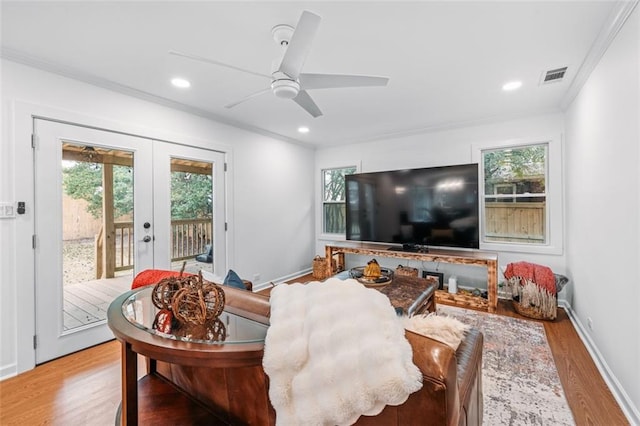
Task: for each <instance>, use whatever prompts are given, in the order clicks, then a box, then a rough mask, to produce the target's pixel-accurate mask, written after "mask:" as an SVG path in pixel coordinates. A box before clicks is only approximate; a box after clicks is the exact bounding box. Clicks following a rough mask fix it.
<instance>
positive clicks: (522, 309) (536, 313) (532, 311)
mask: <svg viewBox="0 0 640 426" xmlns="http://www.w3.org/2000/svg"><path fill="white" fill-rule="evenodd" d="M513 309H514V310H515V311H516V312H517V313H519V314H520V315H522V316H523V317H527V318H533V319H538V320H547V321H553V320H555V319H556V317H557V312H553V313H550V314H544V313H543V312H542V311H541V310H540V309H539V308H537V307H535V306H524V305H522V304H521V303H520V302H518V301H516V300H514V301H513Z"/></svg>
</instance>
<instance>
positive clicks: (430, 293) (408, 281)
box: [368, 275, 438, 316]
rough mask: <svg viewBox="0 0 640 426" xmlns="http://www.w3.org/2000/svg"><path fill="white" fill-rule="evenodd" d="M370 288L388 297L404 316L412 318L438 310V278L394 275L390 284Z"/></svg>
mask: <svg viewBox="0 0 640 426" xmlns="http://www.w3.org/2000/svg"><path fill="white" fill-rule="evenodd" d="M368 287H370V288H375V289H376V290H378V291H380V292H381V293H383V294H385V295H387V297H388V298H389V300H391V304H392V305H393V307H394V308H396V310H398V311H399V312H400V313H402V314H403V315H407V316H412V315H417V314H424V313H429V312H435V310H436V299H435V293H436V290H437V288H438V280H437V279H436V278H418V277H410V276H406V275H394V277H393V280H392V281H391V283H390V284H386V285H382V286H379V285H376V286H368Z"/></svg>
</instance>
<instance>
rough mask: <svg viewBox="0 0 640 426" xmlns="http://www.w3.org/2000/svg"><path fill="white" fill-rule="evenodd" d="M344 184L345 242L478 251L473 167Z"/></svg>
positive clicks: (364, 177) (369, 176)
mask: <svg viewBox="0 0 640 426" xmlns="http://www.w3.org/2000/svg"><path fill="white" fill-rule="evenodd" d="M345 181H346V228H347V240H352V241H367V242H377V243H392V244H397V245H398V246H399V247H400V248H402V247H404V248H405V249H408V250H411V249H412V248H415V247H424V248H426V247H429V246H440V247H452V248H470V249H477V248H479V220H478V217H479V214H478V165H477V164H462V165H456V166H445V167H430V168H422V169H407V170H393V171H385V172H373V173H358V174H353V175H347V176H346V177H345ZM400 245H402V246H400Z"/></svg>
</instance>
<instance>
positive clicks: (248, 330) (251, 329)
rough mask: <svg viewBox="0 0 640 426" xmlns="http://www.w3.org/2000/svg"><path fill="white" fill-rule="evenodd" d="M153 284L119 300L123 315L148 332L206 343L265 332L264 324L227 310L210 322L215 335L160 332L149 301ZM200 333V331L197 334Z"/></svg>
mask: <svg viewBox="0 0 640 426" xmlns="http://www.w3.org/2000/svg"><path fill="white" fill-rule="evenodd" d="M152 290H153V286H147V287H144V288H142V289H141V290H139V291H136V292H134V293H133V294H131V295H130V296H129V297H127V298H126V299H125V300H124V302H123V303H122V315H123V316H124V317H125V318H126V319H127V321H129V322H130V323H131V324H133V325H134V326H136V327H138V328H140V329H142V330H145V331H147V332H149V333H151V334H154V335H158V336H161V337H164V338H167V339H174V340H181V341H187V342H196V343H207V344H225V345H226V344H237V343H256V342H264V339H265V336H266V335H267V328H268V327H269V326H268V325H266V324H262V323H259V322H257V321H253V320H250V319H248V318H245V317H243V316H240V315H236V314H234V313H231V312H227V311H226V310H225V311H223V312H222V314H221V315H220V317H218V321H217V322H216V323H215V324H210V328H211V329H212V330H213V329H214V328H215V332H214V333H211V332H209V334H208V335H209V336H211V335H212V334H213V335H215V336H216V337H213V338H202V337H194V334H193V333H190V332H188V331H184V330H181V331H180V332H178V331H177V330H176V333H175V334H174V333H162V332H160V331H158V330H156V328H155V327H154V323H155V322H156V317H157V315H158V312H159V311H160V309H158V308H157V307H156V306H155V305H154V304H153V302H152V300H151V292H152ZM197 335H198V336H202V333H200V334H197Z"/></svg>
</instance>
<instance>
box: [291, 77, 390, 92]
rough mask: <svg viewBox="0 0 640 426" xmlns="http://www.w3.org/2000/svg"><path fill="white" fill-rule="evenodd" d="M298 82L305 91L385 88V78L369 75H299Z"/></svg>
mask: <svg viewBox="0 0 640 426" xmlns="http://www.w3.org/2000/svg"><path fill="white" fill-rule="evenodd" d="M298 80H299V81H300V86H302V88H304V89H305V90H310V89H334V88H338V87H367V86H386V85H387V83H388V82H389V78H387V77H375V76H369V75H341V74H306V73H305V74H300V76H299V78H298Z"/></svg>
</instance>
